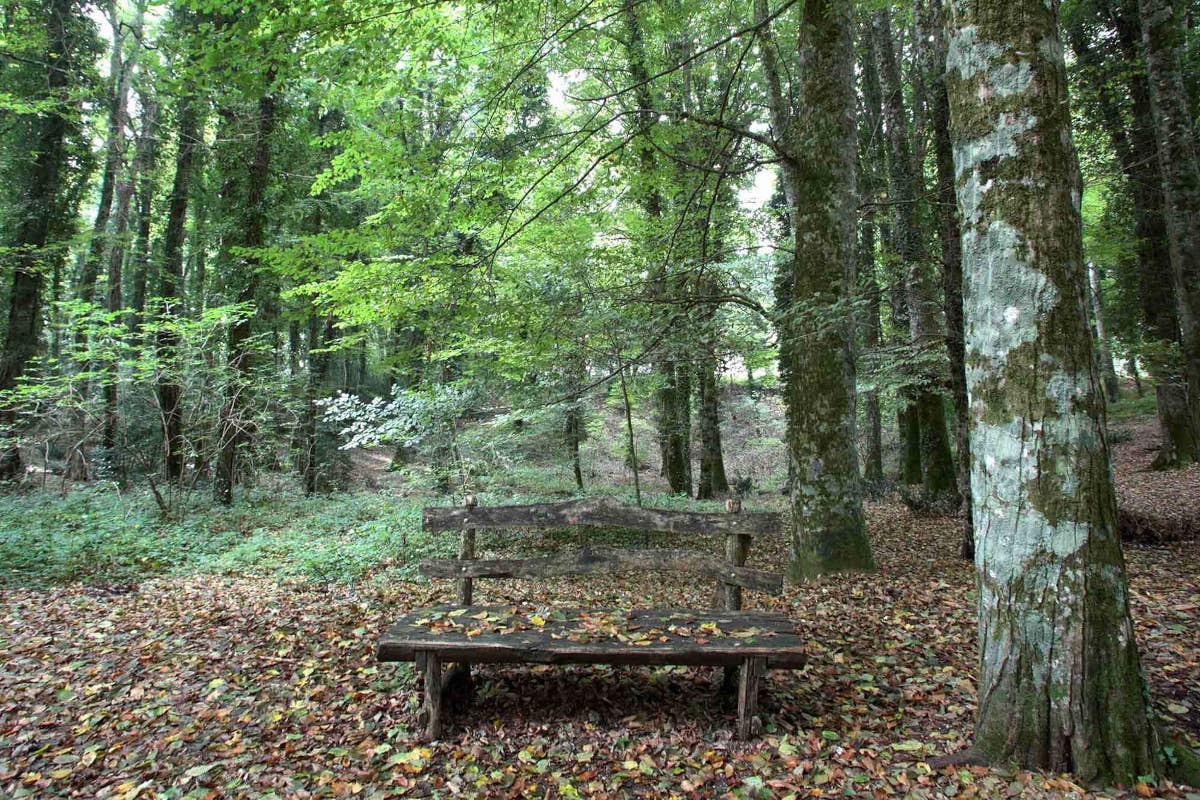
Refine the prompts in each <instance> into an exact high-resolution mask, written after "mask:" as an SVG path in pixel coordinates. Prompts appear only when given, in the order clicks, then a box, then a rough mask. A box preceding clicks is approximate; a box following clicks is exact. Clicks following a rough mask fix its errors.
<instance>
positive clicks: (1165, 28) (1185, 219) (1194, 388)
mask: <svg viewBox="0 0 1200 800" xmlns="http://www.w3.org/2000/svg"><path fill="white" fill-rule="evenodd" d="M1139 9H1140V10H1141V17H1142V41H1143V44H1144V46H1145V51H1146V69H1147V74H1148V75H1149V79H1150V101H1151V108H1152V111H1153V117H1154V133H1155V141H1156V143H1157V145H1158V164H1159V169H1160V170H1161V172H1162V185H1163V211H1164V217H1165V220H1166V228H1167V242H1168V245H1169V251H1170V257H1171V277H1172V284H1173V286H1174V287H1175V303H1176V308H1177V310H1178V314H1179V329H1180V344H1181V345H1182V350H1183V380H1184V386H1183V387H1182V388H1181V390H1182V391H1183V392H1184V393H1185V394H1186V405H1187V409H1188V414H1187V416H1186V417H1184V418H1183V419H1182V420H1180V421H1179V422H1178V423H1177V425H1178V426H1179V427H1180V428H1181V431H1180V432H1181V433H1182V434H1183V435H1177V436H1175V437H1174V438H1171V439H1168V441H1170V442H1171V444H1172V445H1173V446H1174V452H1173V453H1166V452H1164V453H1162V454H1160V456H1159V459H1158V463H1159V464H1160V465H1163V466H1168V465H1183V464H1189V463H1191V462H1194V461H1198V460H1200V153H1197V145H1196V132H1195V129H1194V127H1193V125H1192V115H1191V109H1190V107H1189V105H1188V95H1187V93H1186V91H1185V88H1184V84H1183V73H1182V70H1181V68H1180V54H1181V51H1182V49H1183V47H1184V43H1185V41H1184V32H1183V20H1182V19H1180V17H1179V14H1178V11H1177V9H1176V8H1175V6H1174V5H1173V4H1172V3H1171V2H1170V0H1140V2H1139ZM1162 396H1163V395H1162V394H1161V393H1160V397H1162ZM1163 411H1164V409H1160V414H1159V416H1160V417H1162V416H1163ZM1189 427H1190V431H1188V430H1187V428H1189ZM1164 432H1166V433H1170V431H1169V430H1168V431H1164Z"/></svg>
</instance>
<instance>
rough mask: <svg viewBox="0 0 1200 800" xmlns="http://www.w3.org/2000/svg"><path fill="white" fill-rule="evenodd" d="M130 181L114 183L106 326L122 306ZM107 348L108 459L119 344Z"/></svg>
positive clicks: (112, 447) (113, 443)
mask: <svg viewBox="0 0 1200 800" xmlns="http://www.w3.org/2000/svg"><path fill="white" fill-rule="evenodd" d="M133 181H134V176H133V175H129V176H127V177H126V178H125V179H124V180H121V181H118V182H117V218H116V221H115V225H114V226H113V240H112V249H111V250H110V251H109V254H108V275H107V283H108V293H107V298H106V300H107V306H108V311H109V313H110V314H111V315H112V320H111V322H110V323H109V324H110V325H111V326H115V325H116V324H117V320H118V316H117V315H118V314H119V313H120V312H121V308H122V306H123V305H124V301H123V300H122V297H121V273H122V268H123V267H124V264H125V240H126V238H127V234H128V233H129V216H130V214H129V207H130V205H131V202H132V200H133ZM110 347H112V348H113V351H114V352H113V354H112V355H111V356H110V357H109V359H108V363H107V364H105V367H104V371H105V379H104V390H103V395H104V432H103V442H104V449H105V450H107V451H108V454H109V458H110V459H112V458H115V457H116V451H117V426H118V423H119V417H118V413H117V384H118V381H119V378H120V376H119V370H120V358H119V355H118V353H117V352H116V351H117V348H118V343H117V342H116V341H114V342H112V343H111V344H110Z"/></svg>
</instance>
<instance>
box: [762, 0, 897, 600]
mask: <svg viewBox="0 0 1200 800" xmlns="http://www.w3.org/2000/svg"><path fill="white" fill-rule="evenodd" d="M755 17H756V19H758V20H759V21H760V22H761V21H763V20H764V18H765V17H766V3H765V1H764V0H756V2H755ZM765 31H766V26H765V25H764V26H763V27H762V29H761V30H760V35H764V36H765V35H766V34H765ZM853 32H854V28H853V6H852V4H851V3H850V2H849V0H805V2H804V9H803V14H802V20H801V23H800V26H799V30H798V41H799V52H800V62H801V63H800V64H799V66H798V74H799V76H800V78H799V81H800V87H799V89H800V91H799V93H798V94H799V95H800V96H801V97H803V98H804V105H803V107H802V108H801V107H795V108H794V107H792V106H791V105H789V104H787V103H785V101H784V99H783V96H782V93H781V92H779V91H778V87H779V71H778V68H777V66H776V65H775V63H774V58H775V53H774V43H773V42H770V41H765V42H764V43H763V44H762V46H760V57H761V58H762V64H763V71H764V74H765V75H766V78H767V83H768V84H769V85H771V86H772V87H773V88H772V90H771V91H770V92H769V99H770V102H771V107H772V108H771V117H772V126H773V127H775V129H776V130H775V139H776V141H778V142H781V144H780V149H781V155H782V156H783V160H784V168H783V170H782V172H783V180H784V188H785V191H786V194H787V200H788V205H789V206H790V209H791V213H792V225H791V228H792V232H793V237H794V250H793V253H794V255H793V257H792V258H791V260H790V262H785V264H784V266H783V268H784V269H785V270H787V276H786V279H785V280H784V281H783V283H784V284H786V285H788V286H790V292H789V294H788V295H787V296H786V297H785V301H786V302H785V303H784V305H783V308H782V309H781V314H780V320H779V329H780V345H779V349H780V356H779V359H780V365H781V368H782V371H783V381H784V399H785V403H786V407H787V446H788V458H789V461H790V462H791V465H792V466H793V467H794V469H795V481H794V483H793V485H792V487H791V506H792V530H791V539H792V554H791V563H790V564H789V572H790V573H791V574H792V576H793V577H797V578H800V577H803V576H807V575H812V574H816V573H821V572H829V571H834V570H839V569H870V568H872V567H873V566H874V564H873V562H872V559H871V548H870V544H869V542H868V541H867V537H866V532H865V529H864V524H863V513H862V487H861V484H860V480H859V474H858V448H857V445H856V436H855V398H854V394H855V386H854V381H855V372H854V319H853V315H852V314H851V313H850V312H849V310H848V306H849V303H848V301H849V300H850V299H851V298H852V297H853V295H854V291H855V227H856V225H855V221H856V206H857V203H858V197H857V192H856V186H855V156H856V151H857V146H856V141H857V136H856V131H855V124H854V111H855V104H856V102H855V101H856V98H855V87H854V36H853ZM812 309H819V311H817V312H816V313H819V314H820V315H821V322H822V324H820V325H816V324H813V322H814V321H813V320H812V319H810V318H809V316H810V315H811V314H812V313H813V311H812Z"/></svg>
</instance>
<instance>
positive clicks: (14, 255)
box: [0, 0, 74, 478]
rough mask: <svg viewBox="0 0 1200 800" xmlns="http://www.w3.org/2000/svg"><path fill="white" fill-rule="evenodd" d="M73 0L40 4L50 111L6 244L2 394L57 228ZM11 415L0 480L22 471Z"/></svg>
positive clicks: (12, 380) (34, 321)
mask: <svg viewBox="0 0 1200 800" xmlns="http://www.w3.org/2000/svg"><path fill="white" fill-rule="evenodd" d="M73 6H74V4H73V3H72V2H71V0H49V2H47V3H46V15H45V18H44V19H45V22H46V53H45V55H44V63H45V65H46V92H45V95H44V99H46V100H48V101H50V102H51V103H52V104H53V107H52V108H50V109H49V110H46V111H43V112H42V113H41V114H39V116H38V118H37V120H36V122H35V124H34V126H33V140H32V141H31V142H30V149H31V150H33V163H32V165H31V168H30V170H29V172H28V182H27V183H26V185H25V186H22V187H20V188H19V191H20V192H21V196H22V197H23V198H24V203H23V204H22V207H21V208H20V211H19V214H20V217H19V219H18V220H15V221H14V224H13V225H12V229H13V230H14V232H15V236H13V238H12V240H11V241H9V242H6V243H5V244H6V245H7V246H8V252H9V256H8V258H9V259H11V262H12V284H11V286H10V288H9V292H8V326H7V328H6V330H5V333H4V352H3V357H0V392H6V391H8V390H10V389H13V388H14V387H15V386H16V385H17V381H19V380H20V378H21V376H22V375H24V374H25V370H26V367H27V366H28V365H29V361H30V359H32V358H33V356H34V355H35V354H36V353H37V349H38V340H39V338H40V336H41V330H42V283H43V280H44V277H43V276H44V274H45V272H46V270H45V267H46V265H47V263H48V262H49V261H50V259H51V257H49V255H48V253H47V246H48V245H50V244H51V242H50V237H51V234H52V232H54V231H55V230H56V229H57V228H60V227H61V223H60V221H59V219H58V218H59V217H60V216H62V215H63V205H64V204H62V203H60V192H61V190H62V184H63V178H62V173H63V171H64V169H65V168H66V148H65V142H66V137H67V131H68V124H67V114H69V113H71V111H70V108H69V104H70V97H69V93H70V90H71V85H70V84H71V73H70V70H71V67H72V64H71V61H72V58H73V53H72V43H71V37H70V33H69V31H68V26H69V25H70V24H71V22H72V16H73V14H74V11H73ZM16 423H17V417H16V410H15V409H14V408H13V407H11V406H9V405H7V404H4V405H2V406H0V436H3V437H4V438H5V441H4V442H3V443H2V444H0V448H2V450H0V478H13V477H16V476H17V475H19V474H20V472H21V469H22V464H21V450H20V447H19V444H18V441H17V436H16V433H17V432H16Z"/></svg>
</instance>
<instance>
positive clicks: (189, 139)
mask: <svg viewBox="0 0 1200 800" xmlns="http://www.w3.org/2000/svg"><path fill="white" fill-rule="evenodd" d="M178 125H179V134H178V141H177V144H176V150H175V178H174V181H173V183H172V185H171V198H170V201H169V204H168V207H167V228H166V231H165V232H164V233H163V244H162V270H161V272H160V273H159V289H158V293H159V296H160V297H162V303H163V305H162V310H161V312H160V322H161V323H163V324H162V325H161V326H160V327H159V330H158V334H157V336H156V347H157V350H158V364H159V366H158V389H157V391H158V411H159V414H160V415H161V417H162V428H163V464H164V466H165V468H166V475H167V479H168V480H171V481H179V480H180V479H181V478H182V477H183V466H184V452H183V451H184V442H183V379H182V375H181V370H180V365H179V364H178V363H177V361H178V358H179V331H178V328H177V327H176V324H177V322H178V319H179V317H180V311H181V308H180V303H181V298H180V292H181V291H182V288H183V240H184V234H185V231H184V227H185V223H186V221H187V207H188V193H189V189H190V187H191V180H192V160H193V158H194V156H195V149H196V145H197V144H198V142H199V139H200V131H201V128H202V123H201V120H200V117H199V114H198V113H197V110H196V101H195V100H194V99H193V98H190V97H184V98H182V99H181V100H180V104H179V111H178ZM143 202H144V200H143Z"/></svg>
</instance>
